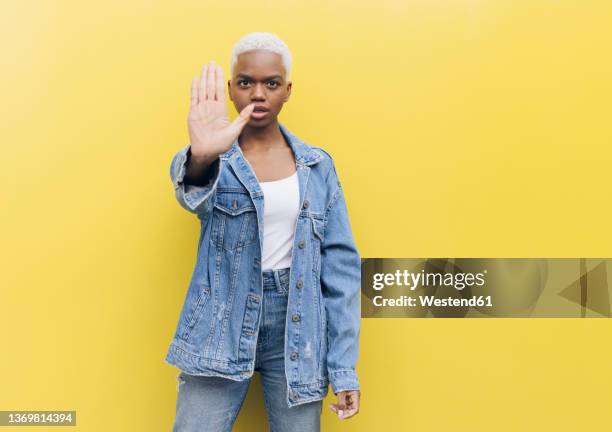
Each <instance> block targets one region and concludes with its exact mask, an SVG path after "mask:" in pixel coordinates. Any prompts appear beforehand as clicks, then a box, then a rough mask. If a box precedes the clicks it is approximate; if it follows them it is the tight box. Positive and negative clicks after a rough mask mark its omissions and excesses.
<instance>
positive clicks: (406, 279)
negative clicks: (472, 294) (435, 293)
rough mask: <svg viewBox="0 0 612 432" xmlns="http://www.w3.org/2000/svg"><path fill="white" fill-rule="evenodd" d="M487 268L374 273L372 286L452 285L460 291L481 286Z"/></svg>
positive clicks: (416, 286) (412, 289)
mask: <svg viewBox="0 0 612 432" xmlns="http://www.w3.org/2000/svg"><path fill="white" fill-rule="evenodd" d="M486 273H487V270H483V271H482V272H481V273H444V274H442V273H439V272H436V273H426V272H425V270H421V272H420V273H417V272H411V271H408V270H404V271H401V270H396V271H395V273H374V275H373V278H372V279H373V284H372V288H374V289H375V290H381V289H383V288H384V287H386V286H406V287H409V288H410V290H411V291H414V290H415V289H417V288H418V287H419V286H421V287H424V288H426V287H432V286H433V287H441V286H447V287H448V286H452V287H454V288H455V289H457V290H459V291H461V290H462V289H464V288H466V287H472V286H479V287H481V286H483V285H484V284H485V279H484V278H485V275H486Z"/></svg>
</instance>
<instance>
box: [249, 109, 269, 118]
mask: <svg viewBox="0 0 612 432" xmlns="http://www.w3.org/2000/svg"><path fill="white" fill-rule="evenodd" d="M267 115H268V110H266V109H263V108H255V109H254V110H253V112H252V113H251V117H252V118H255V119H258V120H259V119H262V118H264V117H265V116H267Z"/></svg>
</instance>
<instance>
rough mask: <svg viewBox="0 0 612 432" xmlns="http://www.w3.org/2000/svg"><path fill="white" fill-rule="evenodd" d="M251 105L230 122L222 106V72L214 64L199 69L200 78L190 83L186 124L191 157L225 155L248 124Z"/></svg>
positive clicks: (223, 102)
mask: <svg viewBox="0 0 612 432" xmlns="http://www.w3.org/2000/svg"><path fill="white" fill-rule="evenodd" d="M254 106H255V104H253V103H251V104H249V105H247V106H246V107H245V108H244V109H243V110H242V112H240V115H239V116H238V117H236V119H234V121H233V122H230V120H229V117H228V116H227V106H226V103H225V83H224V81H223V70H222V69H221V66H219V65H218V64H216V63H215V62H214V61H210V63H208V65H204V66H203V67H202V76H201V77H200V78H199V79H198V78H197V77H194V78H193V80H192V81H191V106H190V109H189V116H188V117H187V123H188V126H189V140H190V143H191V154H192V156H193V157H194V158H196V159H200V160H212V159H215V158H216V157H217V156H218V155H219V154H221V153H224V152H226V151H227V150H229V148H230V147H231V146H232V143H233V142H234V140H235V139H236V138H238V136H239V135H240V132H242V129H243V128H244V126H245V125H246V124H247V122H248V121H249V117H250V116H251V113H252V112H253V108H254Z"/></svg>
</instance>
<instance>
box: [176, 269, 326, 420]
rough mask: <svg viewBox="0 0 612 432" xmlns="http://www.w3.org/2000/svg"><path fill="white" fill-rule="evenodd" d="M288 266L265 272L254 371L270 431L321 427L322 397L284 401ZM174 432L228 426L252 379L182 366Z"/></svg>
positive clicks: (178, 378) (285, 385) (178, 377)
mask: <svg viewBox="0 0 612 432" xmlns="http://www.w3.org/2000/svg"><path fill="white" fill-rule="evenodd" d="M288 289H289V268H284V269H277V270H266V271H264V272H263V301H262V311H261V313H262V316H261V325H260V328H259V334H258V338H257V351H256V357H255V371H257V372H259V373H260V375H261V382H262V385H263V390H264V401H265V405H266V411H267V414H268V424H269V426H270V432H289V431H291V432H319V431H320V419H321V409H322V405H323V401H321V400H320V401H315V402H309V403H306V404H302V405H297V406H294V407H292V408H289V407H288V406H287V379H286V377H285V363H284V341H285V319H286V316H287V298H288ZM177 380H178V388H179V391H178V397H177V402H176V417H175V420H174V427H173V429H172V430H173V432H203V431H210V432H229V431H231V430H232V427H233V425H234V422H235V421H236V417H237V416H238V413H239V411H240V408H241V407H242V403H243V402H244V398H245V396H246V393H247V389H248V387H249V384H250V381H251V380H250V379H249V380H245V381H233V380H230V379H227V378H220V377H207V376H195V375H188V374H186V373H184V372H180V373H179V375H178V376H177Z"/></svg>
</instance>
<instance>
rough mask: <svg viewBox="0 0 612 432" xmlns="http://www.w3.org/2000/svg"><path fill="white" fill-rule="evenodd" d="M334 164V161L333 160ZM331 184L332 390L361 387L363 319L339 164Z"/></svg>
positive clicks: (326, 264)
mask: <svg viewBox="0 0 612 432" xmlns="http://www.w3.org/2000/svg"><path fill="white" fill-rule="evenodd" d="M332 164H333V162H332ZM328 185H330V186H331V188H332V195H331V197H332V198H331V200H330V202H329V205H328V207H327V209H326V212H325V213H326V214H325V216H326V220H327V224H326V228H325V236H324V240H323V244H322V245H321V289H322V294H323V298H324V302H325V308H326V312H327V338H328V353H327V368H328V375H329V378H330V381H331V385H332V390H333V392H334V393H338V392H340V391H344V390H359V389H360V386H359V381H358V379H357V374H356V372H355V366H356V363H357V357H358V353H359V326H360V321H361V306H360V293H361V258H360V256H359V252H358V251H357V248H356V246H355V242H354V240H353V234H352V230H351V225H350V222H349V217H348V210H347V206H346V202H345V200H344V192H343V190H342V186H341V184H340V180H339V179H338V175H337V173H336V168H335V166H333V165H332V169H331V170H330V174H329V178H328Z"/></svg>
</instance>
